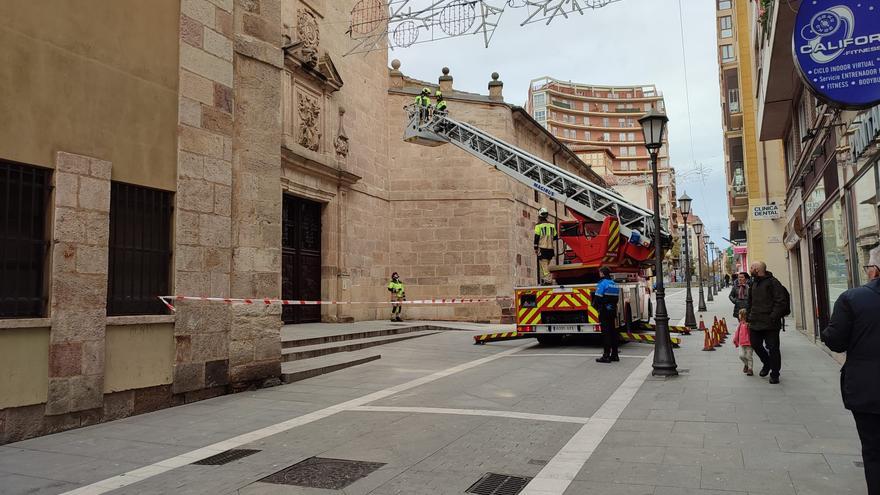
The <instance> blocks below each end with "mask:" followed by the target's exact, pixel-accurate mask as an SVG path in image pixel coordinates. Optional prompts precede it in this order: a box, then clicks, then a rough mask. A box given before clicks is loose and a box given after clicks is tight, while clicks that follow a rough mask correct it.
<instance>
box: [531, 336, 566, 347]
mask: <svg viewBox="0 0 880 495" xmlns="http://www.w3.org/2000/svg"><path fill="white" fill-rule="evenodd" d="M537 337H538V343H539V344H541V345H559V344H561V343H562V335H538V336H537Z"/></svg>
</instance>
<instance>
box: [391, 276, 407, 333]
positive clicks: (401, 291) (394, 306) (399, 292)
mask: <svg viewBox="0 0 880 495" xmlns="http://www.w3.org/2000/svg"><path fill="white" fill-rule="evenodd" d="M388 292H390V293H391V321H403V318H401V317H400V311H401V309H402V305H401V304H400V303H401V302H402V301H405V300H406V290H405V288H404V286H403V282H401V281H400V276H399V275H398V274H397V272H394V273H392V274H391V281H390V282H388Z"/></svg>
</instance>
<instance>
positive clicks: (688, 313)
mask: <svg viewBox="0 0 880 495" xmlns="http://www.w3.org/2000/svg"><path fill="white" fill-rule="evenodd" d="M692 201H693V200H692V199H691V198H689V197H688V195H687V193H685V194H682V195H681V197H680V198H678V209H679V210H681V215H682V216H683V217H684V280H685V286H686V287H687V292H685V299H684V303H685V308H684V326H686V327H688V328H691V329H696V328H697V319H696V317H694V298H693V296H692V295H691V255H690V252H689V251H688V238H689V237H690V236H689V235H688V217H689V216H690V215H691V202H692Z"/></svg>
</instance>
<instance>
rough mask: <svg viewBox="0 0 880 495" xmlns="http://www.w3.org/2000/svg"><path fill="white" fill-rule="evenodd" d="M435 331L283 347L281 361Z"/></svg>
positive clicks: (356, 349) (389, 342)
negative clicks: (340, 342)
mask: <svg viewBox="0 0 880 495" xmlns="http://www.w3.org/2000/svg"><path fill="white" fill-rule="evenodd" d="M435 333H438V331H436V330H422V331H415V332H408V333H405V334H403V335H385V336H381V337H370V338H364V339H357V340H346V341H344V342H345V343H343V344H339V343H338V342H327V343H322V344H316V345H309V346H300V347H292V348H287V349H281V361H282V362H289V361H301V360H307V359H312V358H316V357H320V356H326V355H328V354H336V353H339V352H352V351H359V350H361V349H367V348H369V347H375V346H378V345H385V344H391V343H393V342H400V341H402V340H409V339H415V338H418V337H426V336H428V335H433V334H435Z"/></svg>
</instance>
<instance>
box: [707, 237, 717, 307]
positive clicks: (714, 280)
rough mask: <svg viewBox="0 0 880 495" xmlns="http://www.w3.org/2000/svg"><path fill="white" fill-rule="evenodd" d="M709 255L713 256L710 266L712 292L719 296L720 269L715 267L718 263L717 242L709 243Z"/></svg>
mask: <svg viewBox="0 0 880 495" xmlns="http://www.w3.org/2000/svg"><path fill="white" fill-rule="evenodd" d="M709 254H711V255H712V264H711V265H709V266H711V267H712V292H713V293H714V294H715V295H716V296H717V295H718V279H717V276H718V269H717V268H716V267H715V262H716V261H718V258H717V257H716V256H715V241H709Z"/></svg>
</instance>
